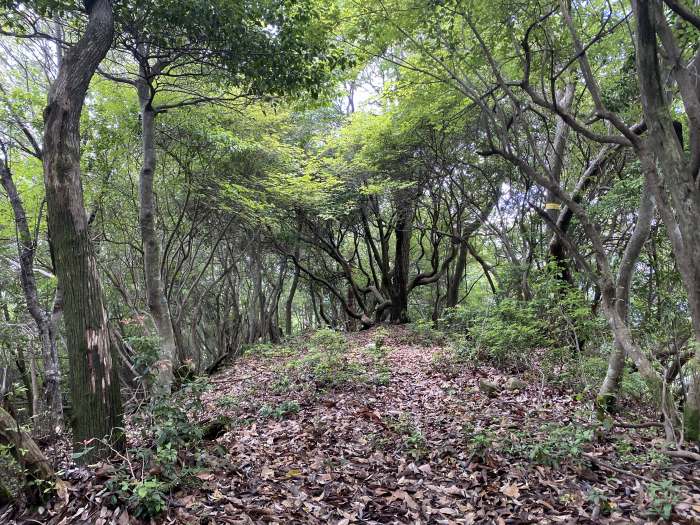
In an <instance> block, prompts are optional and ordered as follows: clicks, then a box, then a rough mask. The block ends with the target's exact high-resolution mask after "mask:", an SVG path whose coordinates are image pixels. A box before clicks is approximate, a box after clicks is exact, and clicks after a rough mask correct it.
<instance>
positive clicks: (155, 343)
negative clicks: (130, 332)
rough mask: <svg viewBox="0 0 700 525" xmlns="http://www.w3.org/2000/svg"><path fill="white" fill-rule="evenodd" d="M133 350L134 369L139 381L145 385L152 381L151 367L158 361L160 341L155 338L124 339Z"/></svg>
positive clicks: (137, 337) (136, 337) (152, 371)
mask: <svg viewBox="0 0 700 525" xmlns="http://www.w3.org/2000/svg"><path fill="white" fill-rule="evenodd" d="M126 342H127V343H128V344H129V346H131V348H132V349H133V350H134V369H135V370H136V372H137V373H138V374H139V380H140V381H142V382H143V383H145V384H146V385H151V383H152V381H153V375H154V370H153V365H154V364H155V362H156V361H158V352H159V349H160V340H159V339H158V337H156V336H135V337H129V338H127V339H126Z"/></svg>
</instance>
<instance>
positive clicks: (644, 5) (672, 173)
mask: <svg viewBox="0 0 700 525" xmlns="http://www.w3.org/2000/svg"><path fill="white" fill-rule="evenodd" d="M632 7H633V11H634V15H635V21H636V43H637V46H636V47H637V54H636V57H637V68H638V72H639V81H640V82H639V86H640V92H641V100H642V109H643V111H644V118H645V121H646V123H647V127H648V133H647V135H648V138H647V140H646V144H645V146H646V147H648V148H649V149H650V150H651V152H652V153H653V154H654V156H655V157H656V161H657V162H658V165H659V167H660V170H659V172H658V173H657V172H656V171H649V172H648V174H647V177H648V178H649V179H650V183H651V184H652V187H653V188H654V191H655V197H656V200H657V205H658V206H659V211H660V215H661V217H662V220H663V221H664V224H665V226H666V229H667V231H668V232H669V237H670V240H671V245H672V248H673V252H674V255H675V258H676V262H677V265H678V269H679V272H680V274H681V278H682V279H683V284H684V286H685V289H686V292H687V294H688V306H689V310H690V316H691V322H692V326H693V332H694V337H695V340H696V343H697V342H700V228H698V226H697V225H698V220H699V219H700V188H699V187H698V184H697V175H698V174H697V160H696V157H697V156H698V155H700V147H698V144H697V136H698V131H699V130H700V99H699V98H698V93H697V87H696V85H695V80H694V75H693V74H691V71H690V70H689V67H688V66H687V65H686V64H684V63H683V61H682V59H681V56H680V52H679V51H678V49H677V43H676V42H675V40H674V38H673V35H672V34H671V33H670V31H669V30H668V28H667V27H666V25H665V24H666V22H665V20H663V16H662V13H661V10H660V5H659V4H658V3H656V2H654V1H649V0H636V1H634V2H632ZM657 36H658V37H659V39H658V40H657ZM659 40H660V41H661V42H662V44H663V46H664V54H665V56H667V57H669V59H670V60H672V61H673V70H672V74H673V76H674V79H675V81H676V82H677V85H678V88H679V93H680V95H681V99H682V102H683V105H684V109H685V110H686V114H687V115H688V121H689V123H690V126H691V130H690V136H691V146H692V147H693V149H694V151H693V152H692V154H691V160H692V162H688V159H687V158H686V155H685V152H684V149H683V144H682V143H681V141H680V140H679V137H678V134H677V133H676V129H675V126H674V120H673V117H672V109H671V103H670V101H669V100H668V99H667V98H668V97H667V95H666V91H665V85H664V81H663V80H662V73H661V64H660V62H659V55H660V50H659V47H658V45H659V44H658V42H659ZM696 59H697V57H696ZM642 153H644V151H642ZM695 347H696V354H695V357H694V359H693V360H692V361H691V363H689V365H687V366H688V367H689V369H690V370H691V374H690V377H689V379H690V381H689V385H688V392H687V399H686V403H685V407H684V426H685V434H686V438H687V439H688V440H689V441H700V344H696V345H695Z"/></svg>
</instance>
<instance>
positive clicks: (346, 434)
mask: <svg viewBox="0 0 700 525" xmlns="http://www.w3.org/2000/svg"><path fill="white" fill-rule="evenodd" d="M371 338H372V334H371V332H363V333H360V334H353V335H351V336H350V339H351V342H352V346H353V349H354V350H353V352H354V353H355V354H356V356H357V359H360V360H364V361H366V357H365V356H364V355H363V354H362V351H361V349H362V348H364V347H365V346H366V345H367V343H368V342H370V341H371V340H372V339H371ZM406 340H407V337H406V333H405V332H403V331H401V330H399V329H397V330H395V331H394V332H392V335H391V336H390V337H388V338H387V341H386V344H387V346H389V347H390V348H391V351H390V353H389V357H388V359H389V361H390V365H391V371H392V373H391V379H390V382H389V383H388V384H386V385H384V386H378V385H373V384H368V383H361V384H352V385H349V386H346V387H344V388H341V389H336V390H330V391H327V392H319V391H317V390H316V389H315V388H313V387H312V386H311V385H308V384H299V383H295V382H294V381H291V383H290V384H286V383H284V381H282V382H280V380H281V379H283V378H284V376H285V374H286V372H285V371H284V368H283V366H282V364H283V362H284V361H285V360H287V359H289V358H281V357H276V358H270V357H267V358H263V357H248V358H245V359H242V360H240V361H239V362H237V363H236V364H235V366H233V367H231V368H229V369H226V370H224V371H222V373H220V374H219V375H217V376H216V377H215V378H213V384H214V389H213V390H212V391H210V392H208V393H207V394H206V404H207V407H206V411H205V412H206V417H213V416H215V415H217V414H226V415H228V416H230V417H232V418H233V419H234V422H235V423H234V424H233V425H232V427H231V428H230V429H229V430H228V431H227V432H226V433H225V434H223V435H222V436H221V437H219V438H218V439H217V440H216V441H215V442H212V443H210V444H209V445H208V448H209V450H210V452H211V454H210V457H211V464H210V465H209V468H208V469H206V470H205V471H203V472H201V473H199V474H198V475H197V478H198V480H199V481H200V482H201V484H200V486H199V487H196V488H188V489H182V490H181V491H180V492H177V493H174V494H171V495H170V499H169V508H168V510H167V513H166V515H165V516H164V517H163V518H162V520H161V521H162V522H163V523H182V524H185V523H187V524H189V523H231V524H234V523H241V524H257V523H311V524H326V523H334V524H339V525H350V524H352V523H434V524H446V525H448V524H470V523H495V524H506V523H655V522H657V518H655V517H654V516H653V515H652V514H651V513H650V512H649V503H650V502H649V494H648V490H647V488H646V487H645V484H644V482H642V481H640V479H638V478H639V477H645V478H649V479H670V480H672V481H673V483H674V484H675V485H676V486H677V487H679V490H680V492H679V500H678V504H677V505H676V506H675V510H674V513H673V516H672V520H673V522H676V523H700V479H699V477H698V476H699V474H700V472H699V470H698V466H697V465H696V464H693V463H689V462H685V461H683V460H676V459H674V461H673V463H671V464H667V465H664V466H661V467H659V466H658V465H654V464H652V463H648V464H644V462H643V460H640V462H639V463H638V464H635V465H632V464H625V463H624V462H621V460H620V457H619V450H618V449H616V447H615V445H614V443H615V440H616V439H619V438H620V437H621V435H613V436H612V437H611V436H610V435H609V434H608V435H606V436H603V437H600V438H599V439H597V440H594V441H593V442H591V443H587V444H586V445H585V450H584V451H583V453H584V454H588V455H590V456H591V457H595V458H597V459H599V460H600V462H601V464H608V463H609V464H610V465H616V466H617V468H619V469H621V470H622V473H620V472H613V471H609V470H606V469H604V468H601V467H600V465H599V464H597V463H595V462H594V463H591V462H589V461H585V460H584V461H571V462H569V461H563V462H562V464H561V465H559V467H558V468H557V467H553V466H545V465H542V464H536V463H535V462H532V461H530V460H529V459H528V458H526V457H523V456H522V454H517V453H513V452H512V450H510V449H509V443H510V442H511V440H512V436H513V435H516V434H517V435H521V436H523V435H525V436H538V435H539V434H540V433H542V432H546V430H543V429H546V428H549V427H548V426H547V425H548V424H557V425H560V426H564V427H566V426H572V425H573V426H576V425H585V424H586V421H585V420H584V419H582V417H581V413H582V411H585V408H586V407H585V405H583V404H582V403H580V402H577V401H575V400H574V399H572V397H570V396H568V395H565V394H562V393H561V392H556V391H553V390H549V389H546V388H542V387H541V386H538V385H533V386H530V387H528V388H526V389H524V390H523V391H508V390H505V389H504V390H502V391H500V392H499V393H498V395H497V396H496V397H494V398H489V397H487V396H486V395H485V394H483V393H482V392H481V391H480V390H479V381H480V380H481V379H484V378H485V379H487V380H489V381H492V382H495V383H498V384H503V383H504V382H505V381H506V379H507V378H506V377H504V376H502V375H499V374H498V372H497V371H495V370H491V369H479V370H476V371H475V370H471V369H468V368H463V369H462V370H461V372H460V373H459V374H457V375H456V377H452V376H453V374H449V376H450V377H447V376H445V375H443V374H441V373H440V371H439V370H436V369H435V367H434V366H431V363H432V361H431V360H432V355H433V354H434V353H435V352H436V351H437V350H438V349H437V348H423V347H418V346H412V345H410V344H405V343H404V342H405V341H406ZM280 384H286V386H285V387H284V388H281V387H280ZM222 399H229V400H233V401H232V402H230V403H222V402H221V400H222ZM291 400H295V401H297V402H298V403H299V405H300V410H299V412H298V413H294V414H287V415H286V416H285V417H283V418H277V419H276V418H274V417H269V416H262V415H261V412H260V408H261V407H262V406H263V405H268V406H278V405H279V404H281V403H283V402H284V401H291ZM465 428H467V429H469V430H468V431H465ZM474 429H476V430H474ZM479 429H487V430H488V432H489V435H490V436H491V439H492V443H491V444H490V445H488V446H485V447H484V448H483V449H477V448H475V445H474V442H473V441H470V439H473V435H474V433H475V432H478V431H479ZM655 432H657V430H656V429H627V430H625V432H624V436H622V437H624V439H626V440H628V441H629V443H631V445H630V446H632V447H633V452H634V453H635V454H637V455H638V456H639V457H640V458H644V457H646V456H644V453H645V451H648V450H652V448H653V443H654V440H655V439H657V435H656V434H655ZM518 433H519V434H518ZM543 437H546V436H543ZM624 471H630V472H632V473H633V474H634V475H636V476H637V477H634V476H632V475H629V476H627V475H625V474H624ZM81 475H82V476H83V477H84V479H81V478H80V476H81ZM68 477H69V478H70V479H69V482H70V483H71V485H70V486H69V487H68V489H67V490H68V491H69V492H68V497H69V498H71V503H70V504H69V505H64V508H66V509H70V510H71V512H70V513H66V512H62V513H61V514H60V516H59V515H58V514H57V515H56V516H55V517H54V518H53V522H54V523H81V522H82V523H101V524H107V523H117V524H123V523H127V522H129V519H130V518H129V516H128V514H126V513H125V510H123V509H122V510H120V509H117V510H116V511H114V510H105V507H103V506H101V504H100V502H99V493H100V492H99V491H100V486H99V482H98V481H97V479H98V478H97V477H96V476H95V475H94V473H87V472H84V471H74V472H72V473H71V475H70V476H68ZM71 490H73V491H75V492H74V493H73V492H70V491H71ZM595 495H598V496H595ZM0 516H2V514H0ZM59 517H60V519H58V518H59ZM1 519H2V518H0V520H1Z"/></svg>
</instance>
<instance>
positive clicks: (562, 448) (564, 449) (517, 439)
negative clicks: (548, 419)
mask: <svg viewBox="0 0 700 525" xmlns="http://www.w3.org/2000/svg"><path fill="white" fill-rule="evenodd" d="M513 437H514V439H513V441H512V442H511V444H510V448H511V452H513V453H515V454H517V455H521V456H524V457H525V458H527V459H528V460H530V461H532V462H534V463H537V464H540V465H546V466H550V467H559V466H560V465H561V464H562V463H565V462H567V461H569V462H573V463H583V462H584V457H583V454H584V452H585V446H586V445H587V444H589V443H591V442H592V441H593V439H594V437H595V432H594V430H593V429H591V428H582V427H580V426H577V425H575V424H570V425H566V426H562V425H557V424H547V425H545V426H544V427H543V428H542V433H541V434H537V435H535V436H534V438H535V439H533V436H531V435H525V436H523V435H514V436H513Z"/></svg>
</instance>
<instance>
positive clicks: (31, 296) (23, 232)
mask: <svg viewBox="0 0 700 525" xmlns="http://www.w3.org/2000/svg"><path fill="white" fill-rule="evenodd" d="M0 182H2V186H3V188H5V192H6V193H7V196H8V198H9V200H10V204H11V206H12V212H13V215H14V218H15V225H16V228H17V241H18V242H17V250H18V252H19V264H20V281H21V283H22V291H23V292H24V299H25V301H26V303H27V310H28V311H29V314H30V315H31V316H32V319H34V322H35V324H36V327H37V331H38V333H39V339H40V341H41V355H42V358H43V361H44V392H43V397H42V405H43V406H42V407H40V409H39V410H35V411H34V413H35V415H38V414H39V413H40V412H41V411H42V410H43V409H46V412H47V415H48V417H47V418H46V423H47V427H48V428H50V429H51V430H52V431H53V432H56V433H60V432H61V431H62V430H63V402H62V400H61V386H60V383H61V372H60V368H59V364H58V349H57V347H56V330H55V324H56V323H55V321H54V320H53V318H52V314H51V313H49V312H47V311H46V310H44V309H43V308H42V306H41V303H40V301H39V292H38V291H37V284H36V278H35V276H34V250H35V246H34V241H33V239H32V235H31V232H30V231H29V223H28V222H27V215H26V213H25V211H24V205H23V204H22V199H21V198H20V196H19V193H18V192H17V187H16V186H15V183H14V180H13V179H12V173H11V172H10V170H9V168H8V167H7V165H5V163H4V162H2V161H0ZM56 293H57V294H59V295H60V290H57V291H56ZM34 396H35V397H36V392H35V393H34Z"/></svg>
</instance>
